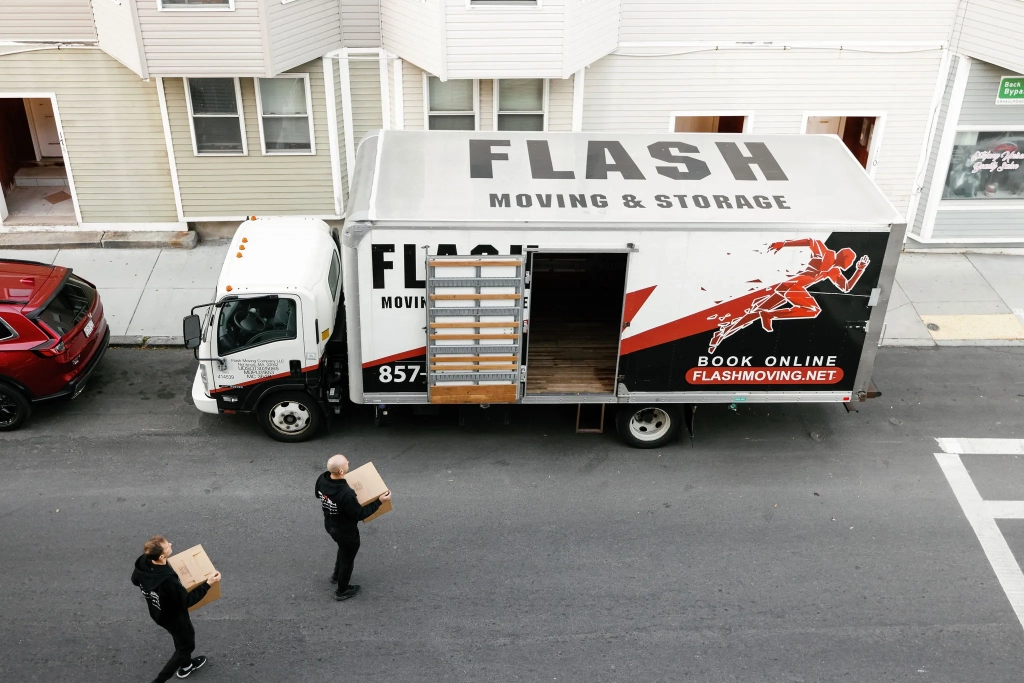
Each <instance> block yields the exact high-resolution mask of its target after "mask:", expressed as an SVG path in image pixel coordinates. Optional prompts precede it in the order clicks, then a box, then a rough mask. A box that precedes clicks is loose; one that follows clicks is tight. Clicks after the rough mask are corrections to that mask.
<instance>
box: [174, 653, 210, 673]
mask: <svg viewBox="0 0 1024 683" xmlns="http://www.w3.org/2000/svg"><path fill="white" fill-rule="evenodd" d="M204 664H206V657H201V656H200V657H193V658H192V661H191V662H189V664H188V666H183V667H181V668H180V669H178V678H188V677H189V676H191V675H192V673H193V672H194V671H195V670H196V669H202V668H203V665H204Z"/></svg>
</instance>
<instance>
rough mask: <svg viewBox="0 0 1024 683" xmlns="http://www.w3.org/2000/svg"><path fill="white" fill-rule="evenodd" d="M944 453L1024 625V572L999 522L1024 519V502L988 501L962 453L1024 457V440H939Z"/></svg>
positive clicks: (943, 461)
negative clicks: (1000, 520) (965, 462)
mask: <svg viewBox="0 0 1024 683" xmlns="http://www.w3.org/2000/svg"><path fill="white" fill-rule="evenodd" d="M936 441H938V442H939V447H940V448H942V450H943V451H944V452H942V453H936V454H935V459H936V460H937V461H938V462H939V467H941V468H942V472H943V474H945V475H946V479H947V480H948V481H949V486H950V488H952V489H953V494H954V495H955V496H956V499H957V501H959V503H960V507H961V508H963V511H964V516H965V517H967V521H968V522H970V524H971V528H972V529H974V533H975V534H976V535H977V536H978V541H979V542H980V543H981V548H982V550H984V551H985V556H986V557H988V561H989V562H990V563H991V564H992V569H993V571H995V574H996V578H997V579H998V580H999V585H1001V586H1002V587H1003V591H1004V592H1005V593H1006V599H1007V600H1009V601H1010V606H1011V607H1012V608H1013V611H1014V613H1016V615H1017V619H1018V620H1019V621H1020V623H1021V626H1024V572H1022V571H1021V568H1020V565H1019V564H1017V560H1016V559H1015V558H1014V557H1013V552H1012V551H1011V550H1010V546H1009V545H1007V543H1006V539H1005V538H1004V537H1003V533H1002V532H1001V531H1000V530H999V525H998V524H996V520H997V519H1024V500H984V499H982V497H981V494H980V493H978V489H977V487H976V486H975V485H974V481H973V480H972V479H971V475H970V474H968V473H967V468H966V467H964V463H963V461H962V460H961V459H960V455H961V454H970V455H1007V454H1008V455H1016V454H1024V439H936Z"/></svg>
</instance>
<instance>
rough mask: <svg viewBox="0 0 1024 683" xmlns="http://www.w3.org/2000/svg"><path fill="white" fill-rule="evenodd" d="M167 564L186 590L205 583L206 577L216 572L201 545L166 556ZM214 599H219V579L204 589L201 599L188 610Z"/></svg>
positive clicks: (197, 607)
mask: <svg viewBox="0 0 1024 683" xmlns="http://www.w3.org/2000/svg"><path fill="white" fill-rule="evenodd" d="M167 564H169V565H171V569H173V570H174V571H175V572H176V573H177V574H178V578H179V579H181V585H183V586H184V587H185V590H186V591H191V590H192V589H193V588H195V587H196V586H201V585H202V584H204V583H206V579H208V578H209V577H210V575H212V574H214V573H216V572H217V570H216V569H214V568H213V562H211V561H210V556H209V555H207V554H206V551H205V550H203V546H202V545H197V546H194V547H192V548H189V549H188V550H185V551H183V552H180V553H178V554H177V555H172V556H170V557H168V558H167ZM214 600H220V581H218V582H217V583H215V584H213V585H212V586H210V590H208V591H206V595H204V596H203V599H202V600H200V601H199V602H197V603H196V604H194V605H192V606H191V607H189V608H188V611H189V612H192V611H194V610H197V609H199V608H200V607H202V606H203V605H209V604H210V603H211V602H213V601H214Z"/></svg>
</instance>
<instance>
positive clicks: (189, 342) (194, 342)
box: [181, 315, 203, 349]
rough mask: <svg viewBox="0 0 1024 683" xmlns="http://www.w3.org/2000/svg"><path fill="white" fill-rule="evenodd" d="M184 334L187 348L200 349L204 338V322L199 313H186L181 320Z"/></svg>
mask: <svg viewBox="0 0 1024 683" xmlns="http://www.w3.org/2000/svg"><path fill="white" fill-rule="evenodd" d="M181 327H182V333H183V334H182V336H183V337H184V338H185V348H186V349H198V348H199V343H200V342H201V341H202V339H203V322H202V321H201V320H200V319H199V316H198V315H186V316H185V319H184V320H182V321H181Z"/></svg>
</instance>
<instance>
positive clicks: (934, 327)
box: [925, 323, 939, 332]
mask: <svg viewBox="0 0 1024 683" xmlns="http://www.w3.org/2000/svg"><path fill="white" fill-rule="evenodd" d="M925 327H927V328H928V329H929V330H931V331H932V332H935V331H936V330H938V329H939V326H938V325H936V324H935V323H928V324H927V325H925Z"/></svg>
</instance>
